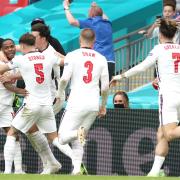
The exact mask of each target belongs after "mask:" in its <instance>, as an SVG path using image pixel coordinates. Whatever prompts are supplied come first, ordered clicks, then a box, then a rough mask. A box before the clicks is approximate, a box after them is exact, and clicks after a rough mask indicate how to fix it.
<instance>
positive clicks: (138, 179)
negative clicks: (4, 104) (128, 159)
mask: <svg viewBox="0 0 180 180" xmlns="http://www.w3.org/2000/svg"><path fill="white" fill-rule="evenodd" d="M159 179H161V180H175V179H176V180H177V177H160V178H152V177H146V176H91V175H90V176H70V175H34V174H23V175H15V174H7V175H6V174H0V180H159Z"/></svg>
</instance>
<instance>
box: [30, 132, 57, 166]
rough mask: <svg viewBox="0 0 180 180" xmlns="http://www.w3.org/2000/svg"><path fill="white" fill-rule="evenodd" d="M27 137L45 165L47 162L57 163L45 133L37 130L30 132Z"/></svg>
mask: <svg viewBox="0 0 180 180" xmlns="http://www.w3.org/2000/svg"><path fill="white" fill-rule="evenodd" d="M27 137H28V139H29V141H30V142H31V144H32V146H33V148H34V149H35V151H36V152H37V153H38V155H39V156H40V158H41V160H42V163H43V167H46V166H47V164H57V160H56V158H55V157H54V155H53V153H52V151H51V149H50V147H49V143H48V141H47V138H46V137H45V135H44V134H42V133H41V132H40V131H37V132H35V133H32V134H28V135H27Z"/></svg>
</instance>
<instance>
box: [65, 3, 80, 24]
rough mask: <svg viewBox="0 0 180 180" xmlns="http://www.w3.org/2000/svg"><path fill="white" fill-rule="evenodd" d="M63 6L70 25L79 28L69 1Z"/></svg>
mask: <svg viewBox="0 0 180 180" xmlns="http://www.w3.org/2000/svg"><path fill="white" fill-rule="evenodd" d="M63 6H64V12H65V15H66V19H67V20H68V22H69V24H71V25H73V26H77V27H79V21H78V20H77V19H76V18H75V17H74V16H73V15H72V13H71V11H70V9H69V1H68V0H64V2H63Z"/></svg>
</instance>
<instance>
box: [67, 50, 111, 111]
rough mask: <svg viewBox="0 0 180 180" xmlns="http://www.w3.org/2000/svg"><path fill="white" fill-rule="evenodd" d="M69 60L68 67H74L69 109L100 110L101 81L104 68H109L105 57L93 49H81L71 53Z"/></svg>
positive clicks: (68, 56)
mask: <svg viewBox="0 0 180 180" xmlns="http://www.w3.org/2000/svg"><path fill="white" fill-rule="evenodd" d="M67 59H68V60H69V61H68V63H70V64H68V66H69V65H70V66H72V75H71V94H70V97H69V99H68V105H67V108H73V109H78V110H79V109H80V110H81V109H92V110H98V109H99V92H100V90H99V81H100V77H101V75H102V73H103V70H104V68H107V61H106V59H105V57H104V56H102V55H100V54H99V53H98V52H96V51H94V50H92V49H86V48H81V49H78V50H75V51H73V52H71V53H69V54H68V55H67ZM65 63H66V62H65ZM65 65H66V64H65ZM107 75H108V74H107Z"/></svg>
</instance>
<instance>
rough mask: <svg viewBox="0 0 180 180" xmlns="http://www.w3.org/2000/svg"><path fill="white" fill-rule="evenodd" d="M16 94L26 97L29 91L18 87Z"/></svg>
mask: <svg viewBox="0 0 180 180" xmlns="http://www.w3.org/2000/svg"><path fill="white" fill-rule="evenodd" d="M18 94H19V95H21V96H24V97H26V96H28V95H29V92H28V91H27V90H26V89H21V88H19V90H18Z"/></svg>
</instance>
